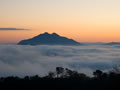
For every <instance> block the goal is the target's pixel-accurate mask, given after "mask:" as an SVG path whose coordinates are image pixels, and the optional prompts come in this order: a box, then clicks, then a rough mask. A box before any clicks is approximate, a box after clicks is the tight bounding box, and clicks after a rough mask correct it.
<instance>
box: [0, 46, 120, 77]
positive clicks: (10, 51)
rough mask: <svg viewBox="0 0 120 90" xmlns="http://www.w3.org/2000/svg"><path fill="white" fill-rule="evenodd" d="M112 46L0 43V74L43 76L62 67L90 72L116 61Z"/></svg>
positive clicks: (118, 52)
mask: <svg viewBox="0 0 120 90" xmlns="http://www.w3.org/2000/svg"><path fill="white" fill-rule="evenodd" d="M119 60H120V49H119V48H118V47H116V46H107V45H106V46H105V45H88V46H47V45H41V46H29V45H26V46H24V45H23V46H22V45H21V46H20V45H2V44H1V45H0V76H9V75H17V76H24V75H36V74H38V75H46V74H47V73H48V72H49V71H53V70H55V67H57V66H62V67H65V68H66V67H67V68H71V69H75V70H78V71H80V72H84V73H86V74H88V75H91V74H92V72H93V71H94V70H95V69H102V70H107V69H110V68H112V67H113V66H114V65H118V64H120V61H119Z"/></svg>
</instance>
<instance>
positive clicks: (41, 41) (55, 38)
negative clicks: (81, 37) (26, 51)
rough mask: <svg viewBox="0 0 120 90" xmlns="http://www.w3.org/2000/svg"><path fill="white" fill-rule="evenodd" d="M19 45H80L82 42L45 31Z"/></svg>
mask: <svg viewBox="0 0 120 90" xmlns="http://www.w3.org/2000/svg"><path fill="white" fill-rule="evenodd" d="M18 45H80V43H79V42H77V41H75V40H72V39H69V38H67V37H63V36H60V35H58V34H56V33H52V34H49V33H48V32H45V33H43V34H39V35H37V36H35V37H33V38H31V39H27V40H22V41H20V42H19V43H18Z"/></svg>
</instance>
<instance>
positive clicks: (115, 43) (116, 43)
mask: <svg viewBox="0 0 120 90" xmlns="http://www.w3.org/2000/svg"><path fill="white" fill-rule="evenodd" d="M106 45H120V42H111V43H107V44H106Z"/></svg>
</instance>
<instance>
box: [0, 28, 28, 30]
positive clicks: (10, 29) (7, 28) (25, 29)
mask: <svg viewBox="0 0 120 90" xmlns="http://www.w3.org/2000/svg"><path fill="white" fill-rule="evenodd" d="M0 30H29V29H23V28H0Z"/></svg>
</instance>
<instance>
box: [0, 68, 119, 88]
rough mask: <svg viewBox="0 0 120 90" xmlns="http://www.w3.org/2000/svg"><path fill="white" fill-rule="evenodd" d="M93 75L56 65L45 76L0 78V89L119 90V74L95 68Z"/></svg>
mask: <svg viewBox="0 0 120 90" xmlns="http://www.w3.org/2000/svg"><path fill="white" fill-rule="evenodd" d="M93 75H94V77H88V76H86V75H85V74H83V73H78V72H77V71H72V70H70V69H67V68H66V69H64V68H62V67H57V68H56V71H55V72H49V74H48V75H47V76H45V77H39V76H37V75H36V76H31V77H29V76H26V77H24V78H19V77H13V76H11V77H6V78H2V77H1V78H0V90H6V89H7V90H29V89H32V90H45V89H47V90H64V89H65V90H90V89H91V90H108V89H109V90H120V74H119V72H116V71H110V72H107V73H105V72H102V71H100V70H96V71H95V72H93Z"/></svg>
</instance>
